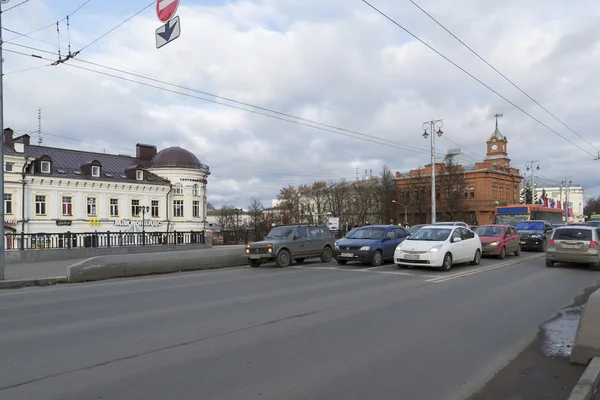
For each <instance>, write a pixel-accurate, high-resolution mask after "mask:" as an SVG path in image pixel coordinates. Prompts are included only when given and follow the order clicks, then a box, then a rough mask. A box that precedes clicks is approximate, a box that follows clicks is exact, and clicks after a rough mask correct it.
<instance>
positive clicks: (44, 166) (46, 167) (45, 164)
mask: <svg viewBox="0 0 600 400" xmlns="http://www.w3.org/2000/svg"><path fill="white" fill-rule="evenodd" d="M40 171H42V172H43V173H44V174H49V173H50V161H41V162H40Z"/></svg>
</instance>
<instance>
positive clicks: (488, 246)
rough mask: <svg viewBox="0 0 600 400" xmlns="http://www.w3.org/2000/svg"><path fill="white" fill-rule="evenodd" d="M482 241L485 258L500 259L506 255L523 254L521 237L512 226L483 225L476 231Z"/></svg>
mask: <svg viewBox="0 0 600 400" xmlns="http://www.w3.org/2000/svg"><path fill="white" fill-rule="evenodd" d="M475 233H476V234H477V235H479V240H481V246H482V249H483V255H484V256H495V257H498V258H500V259H504V258H505V257H506V253H514V254H515V256H518V255H520V254H521V244H520V239H521V238H520V236H519V233H518V232H517V230H516V229H515V228H514V227H512V226H510V225H482V226H480V227H478V228H477V229H476V230H475Z"/></svg>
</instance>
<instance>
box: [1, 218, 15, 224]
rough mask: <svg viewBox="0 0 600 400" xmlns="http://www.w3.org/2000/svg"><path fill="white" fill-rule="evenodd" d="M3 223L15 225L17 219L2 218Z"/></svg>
mask: <svg viewBox="0 0 600 400" xmlns="http://www.w3.org/2000/svg"><path fill="white" fill-rule="evenodd" d="M4 223H5V224H6V225H16V224H17V220H16V219H6V220H4Z"/></svg>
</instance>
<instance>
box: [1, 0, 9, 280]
mask: <svg viewBox="0 0 600 400" xmlns="http://www.w3.org/2000/svg"><path fill="white" fill-rule="evenodd" d="M6 3H8V0H1V1H0V128H1V129H2V140H0V166H2V174H0V199H2V207H1V210H2V211H1V212H0V218H2V223H1V224H0V237H2V243H1V244H0V280H4V246H5V244H6V238H5V237H4V211H5V210H4V208H5V206H4V93H3V89H4V88H3V78H4V72H3V71H2V64H4V59H3V58H2V45H3V44H4V43H3V41H2V4H6Z"/></svg>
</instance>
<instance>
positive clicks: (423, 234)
mask: <svg viewBox="0 0 600 400" xmlns="http://www.w3.org/2000/svg"><path fill="white" fill-rule="evenodd" d="M394 261H395V262H396V264H397V265H398V267H401V268H402V267H407V266H414V267H436V268H441V269H442V270H443V271H449V270H450V268H452V265H453V264H459V263H463V262H470V263H471V264H473V265H478V264H479V262H480V261H481V241H480V240H479V236H477V235H476V234H475V233H474V232H473V231H471V230H469V229H467V228H463V227H462V226H443V225H442V226H434V225H430V226H427V227H424V228H421V229H420V230H419V231H418V232H417V233H415V234H414V235H411V236H409V237H408V239H407V240H405V241H404V242H402V243H401V244H400V245H399V246H398V247H397V248H396V251H395V253H394Z"/></svg>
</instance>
